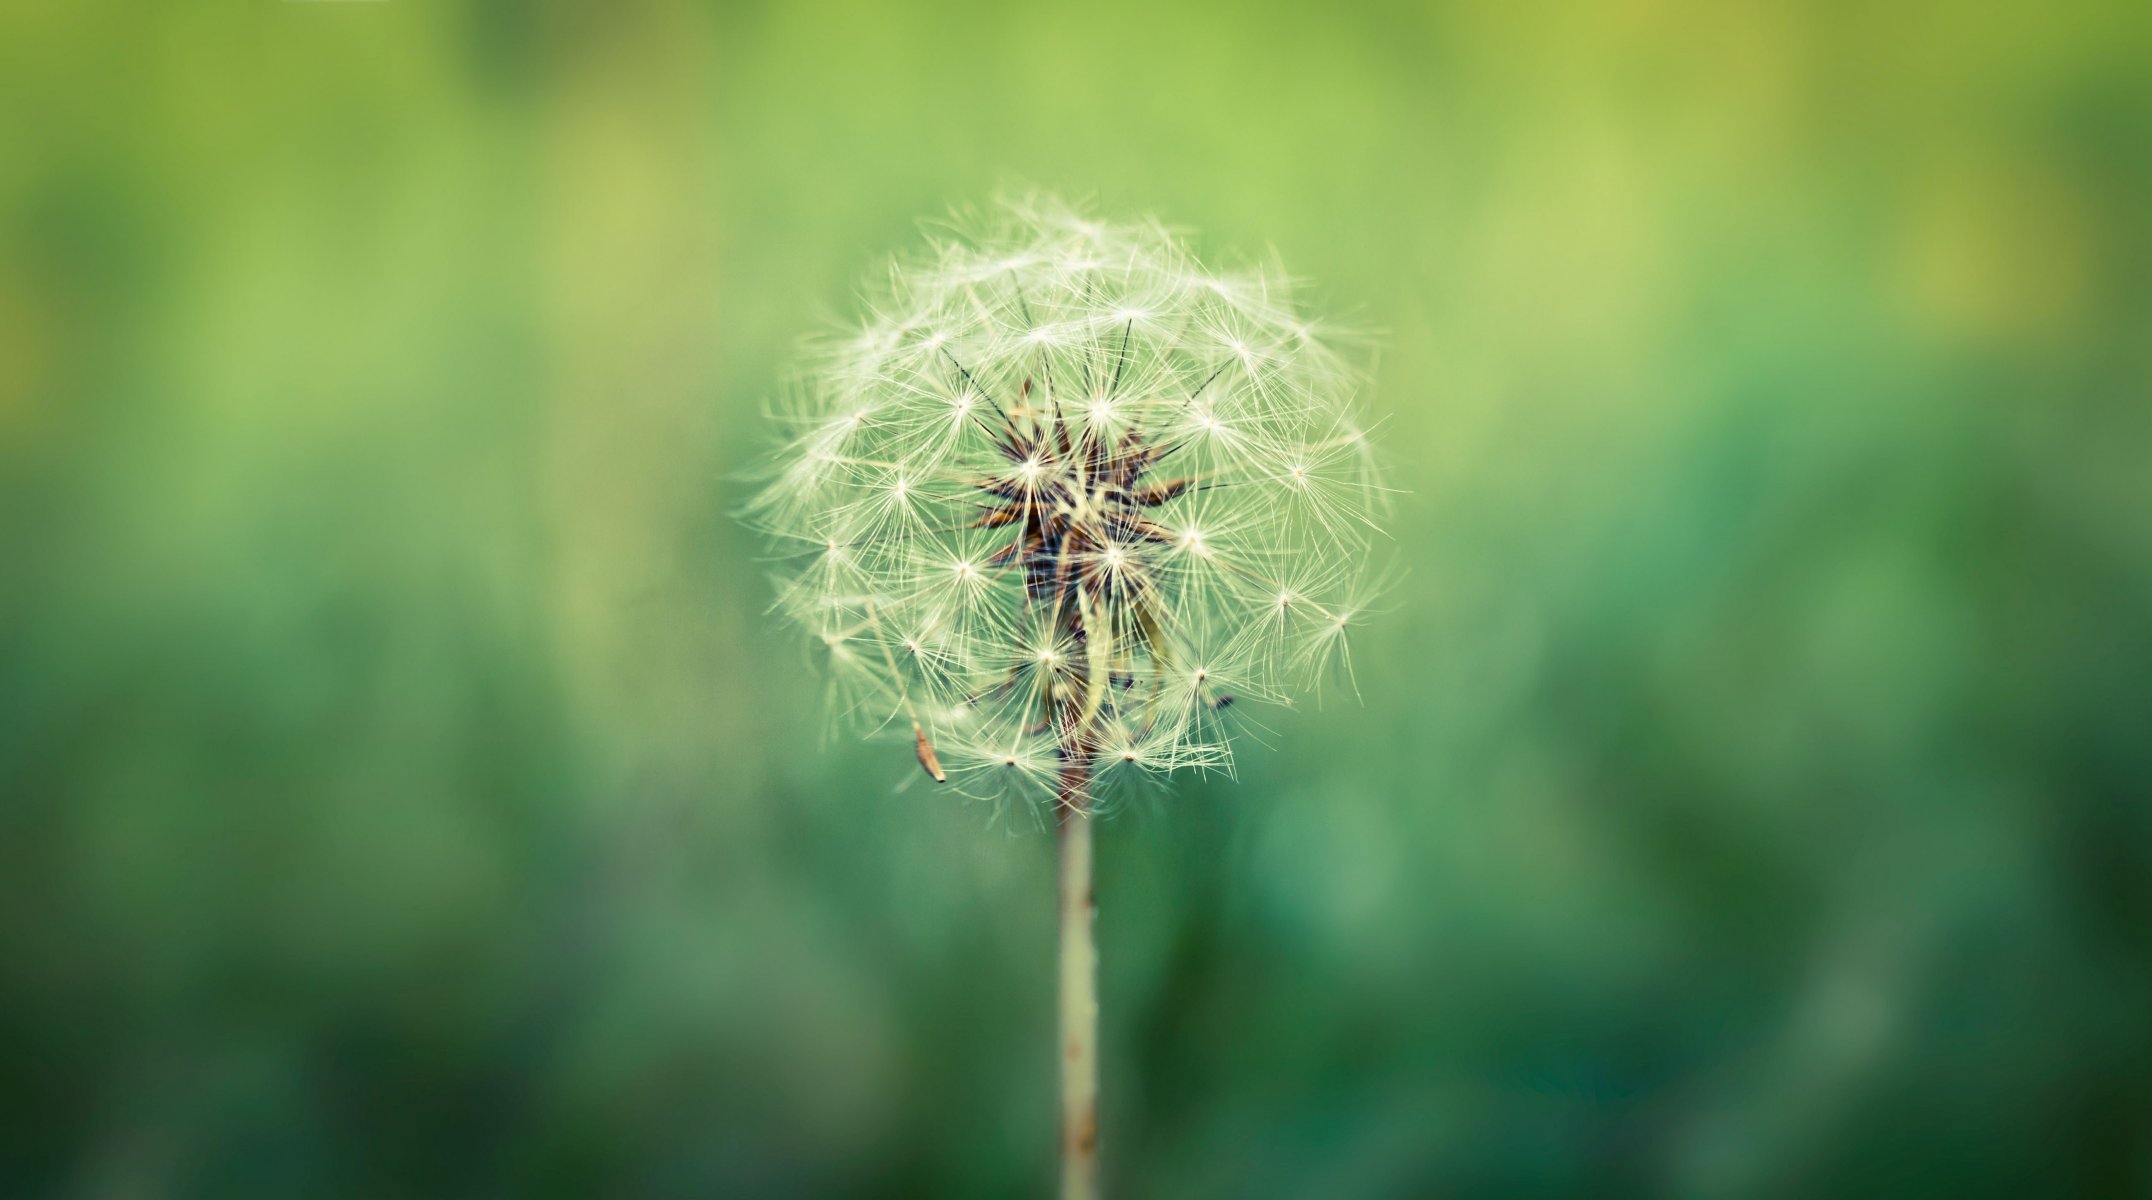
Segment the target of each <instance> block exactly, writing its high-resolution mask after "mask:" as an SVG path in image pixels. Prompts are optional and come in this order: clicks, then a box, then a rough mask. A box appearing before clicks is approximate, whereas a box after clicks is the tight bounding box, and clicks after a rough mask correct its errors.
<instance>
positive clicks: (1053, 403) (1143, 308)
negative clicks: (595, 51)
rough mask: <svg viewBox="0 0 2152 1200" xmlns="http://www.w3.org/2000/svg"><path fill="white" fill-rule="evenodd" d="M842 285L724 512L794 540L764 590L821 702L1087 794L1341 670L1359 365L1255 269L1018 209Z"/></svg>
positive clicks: (1217, 738) (992, 781) (995, 786)
mask: <svg viewBox="0 0 2152 1200" xmlns="http://www.w3.org/2000/svg"><path fill="white" fill-rule="evenodd" d="M866 303H867V307H868V311H869V313H870V316H869V318H868V319H867V321H866V322H865V327H864V328H857V327H855V329H854V330H853V331H852V332H851V333H849V334H840V335H839V338H838V340H835V341H832V342H829V343H826V344H825V346H824V348H823V349H821V350H819V351H817V352H815V353H814V354H813V355H812V356H811V357H810V358H809V360H808V362H807V363H806V365H805V369H804V371H803V372H802V374H803V379H802V382H801V385H800V387H799V388H798V391H797V395H796V396H794V397H792V398H790V399H789V401H788V407H787V408H786V409H785V410H784V412H783V414H782V415H783V416H784V417H785V418H786V420H787V424H788V425H789V426H790V428H792V429H793V430H795V431H797V432H796V434H795V435H794V437H793V440H792V441H791V442H790V443H789V444H788V445H787V446H786V447H785V449H784V450H783V451H782V452H781V454H780V455H779V456H778V457H777V458H776V459H775V460H774V461H773V462H772V463H771V472H770V478H771V482H770V483H769V484H768V486H767V487H766V488H765V490H764V491H763V492H762V493H761V494H760V495H759V496H758V497H757V498H756V499H755V500H754V501H752V502H751V503H750V505H749V508H748V518H749V520H750V521H752V522H753V523H754V524H756V525H757V526H758V527H760V528H761V529H762V530H763V531H765V532H766V533H767V534H768V535H769V536H770V537H771V538H772V540H773V542H774V543H775V544H776V545H777V546H778V547H780V550H781V551H782V550H783V548H784V547H787V546H789V547H792V548H795V549H800V550H801V553H800V554H799V555H797V556H794V557H789V558H782V559H781V560H780V561H781V562H782V563H783V564H784V565H783V566H782V567H781V568H780V571H779V579H778V587H779V596H780V598H781V599H780V604H779V608H780V610H781V611H783V612H784V613H786V614H788V615H789V616H791V617H792V618H793V619H795V620H798V621H801V622H803V623H805V624H806V625H807V628H808V631H809V632H810V634H811V635H813V636H815V637H817V638H819V640H820V641H821V642H822V643H823V645H824V646H825V647H826V649H827V651H828V655H829V660H830V663H831V665H832V668H833V670H832V672H831V675H832V686H833V688H835V689H836V690H837V692H838V696H837V702H836V704H835V706H834V707H835V708H836V710H837V711H840V712H842V713H845V714H847V715H848V716H850V717H854V718H856V719H858V720H859V721H861V722H863V723H864V724H865V725H866V726H867V727H869V728H878V729H891V730H899V729H901V730H903V731H904V733H905V735H906V737H907V738H909V737H911V736H912V734H911V731H912V730H913V728H914V724H915V723H916V725H917V728H918V729H919V730H920V734H919V736H923V737H925V738H927V739H930V741H931V742H932V743H933V744H934V745H935V746H937V747H938V748H939V756H940V759H941V761H942V762H943V764H944V765H945V766H946V767H947V768H948V773H949V775H950V777H951V779H952V781H953V782H955V783H956V784H957V786H960V787H962V788H965V789H966V790H968V791H970V792H972V793H975V794H994V795H1001V794H1007V793H1025V794H1030V795H1033V796H1038V797H1046V796H1050V795H1051V794H1052V793H1053V789H1054V787H1055V780H1056V777H1057V774H1058V772H1059V771H1061V770H1062V769H1063V768H1064V767H1065V765H1066V764H1067V763H1069V762H1070V761H1071V760H1073V759H1078V758H1081V759H1086V760H1088V761H1089V762H1090V763H1091V764H1092V765H1093V766H1094V767H1096V768H1097V769H1098V770H1099V772H1100V774H1099V780H1100V786H1102V787H1103V786H1108V785H1109V783H1110V781H1112V780H1118V779H1121V778H1131V779H1135V778H1142V777H1144V776H1149V775H1157V774H1163V773H1169V772H1172V771H1175V770H1180V769H1195V770H1230V769H1231V767H1232V746H1231V744H1230V742H1229V741H1228V736H1229V735H1228V731H1227V729H1226V723H1227V722H1228V721H1229V720H1237V719H1238V716H1239V710H1238V708H1234V709H1233V710H1232V711H1230V712H1228V711H1227V710H1228V707H1229V706H1233V705H1235V703H1236V701H1237V700H1240V699H1243V698H1247V699H1255V700H1273V701H1282V700H1284V699H1286V698H1288V697H1289V696H1290V695H1291V694H1292V693H1293V692H1294V691H1295V690H1296V689H1297V688H1299V687H1301V686H1305V685H1307V684H1310V683H1312V682H1315V681H1316V679H1317V678H1318V677H1320V676H1322V675H1323V674H1325V673H1326V671H1328V670H1329V669H1330V666H1331V664H1332V663H1333V662H1335V661H1339V660H1341V659H1342V655H1343V649H1342V647H1343V643H1344V641H1345V640H1346V637H1347V632H1348V630H1347V627H1348V626H1349V625H1351V624H1352V623H1353V622H1354V620H1355V617H1354V614H1355V613H1356V612H1364V611H1365V607H1364V603H1365V601H1366V599H1367V591H1366V587H1365V580H1366V578H1367V573H1368V569H1369V566H1370V562H1369V560H1370V551H1371V547H1372V545H1373V538H1374V536H1375V526H1374V523H1373V522H1374V518H1375V516H1376V514H1378V513H1379V511H1380V509H1381V504H1380V499H1381V492H1382V489H1381V486H1380V482H1379V477H1378V473H1377V471H1376V469H1375V466H1374V463H1373V461H1372V456H1371V455H1370V454H1369V451H1368V447H1367V446H1366V444H1365V435H1364V434H1363V433H1362V432H1361V430H1362V429H1363V428H1364V425H1363V423H1362V421H1361V420H1360V415H1359V413H1358V411H1357V402H1356V390H1357V388H1358V385H1359V383H1360V379H1359V378H1358V376H1356V375H1355V373H1354V372H1353V371H1352V369H1351V368H1350V366H1349V365H1348V364H1347V363H1346V362H1345V361H1344V359H1343V358H1342V357H1341V356H1340V355H1339V354H1337V353H1336V352H1335V351H1333V350H1331V349H1330V348H1328V347H1327V346H1324V345H1322V344H1321V343H1319V342H1318V341H1317V340H1316V339H1315V337H1314V333H1313V331H1314V329H1315V328H1317V327H1318V325H1319V324H1320V323H1319V322H1317V321H1315V320H1314V319H1313V318H1311V317H1310V316H1309V315H1308V314H1305V313H1303V312H1302V311H1300V309H1299V308H1298V307H1297V305H1296V302H1295V299H1294V293H1293V288H1292V286H1291V285H1290V283H1289V282H1288V281H1287V280H1286V279H1285V278H1284V277H1283V276H1282V275H1279V274H1278V273H1277V272H1275V271H1274V270H1270V269H1249V270H1230V271H1217V270H1213V269H1210V268H1207V267H1206V266H1204V265H1203V264H1202V263H1200V262H1198V261H1197V260H1196V258H1195V256H1194V255H1193V254H1191V253H1190V252H1189V250H1188V249H1187V248H1186V247H1185V246H1184V245H1183V244H1182V243H1181V241H1180V240H1179V239H1178V238H1176V237H1175V236H1174V235H1172V234H1170V233H1168V232H1167V231H1166V230H1165V229H1164V227H1162V226H1160V225H1158V224H1157V223H1155V222H1137V223H1127V224H1123V223H1117V222H1112V221H1107V220H1103V219H1099V218H1095V217H1093V216H1091V215H1089V214H1087V213H1082V212H1079V211H1077V210H1075V209H1072V208H1070V207H1069V206H1067V205H1064V204H1061V203H1059V202H1056V201H1052V200H1048V199H1023V200H1018V201H1014V202H1011V203H1007V204H1004V205H1002V206H1001V207H1000V208H998V209H997V210H995V211H994V212H993V213H991V214H990V215H988V216H987V217H985V218H983V219H979V220H974V221H972V222H970V223H969V224H968V225H961V226H960V227H959V231H958V232H957V233H955V234H952V235H949V236H947V237H945V238H944V239H943V240H942V241H941V242H940V243H939V244H937V245H935V246H934V247H933V249H932V250H931V251H930V252H929V253H927V254H925V255H922V256H919V257H917V258H914V259H910V260H907V261H904V262H902V263H900V264H898V266H897V267H896V268H895V269H894V270H891V271H889V272H887V273H886V277H885V278H884V280H883V282H882V284H881V287H880V290H879V291H878V292H876V293H874V294H871V295H870V296H868V297H867V301H866ZM1281 480H1282V481H1285V482H1286V483H1287V484H1289V485H1290V486H1286V487H1279V486H1278V482H1279V481H1281ZM1289 613H1290V614H1292V619H1290V620H1288V619H1286V618H1287V615H1288V614H1289ZM1266 618H1267V619H1266ZM1228 681H1229V682H1228ZM1108 767H1111V768H1112V770H1110V771H1108V770H1107V768H1108Z"/></svg>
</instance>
